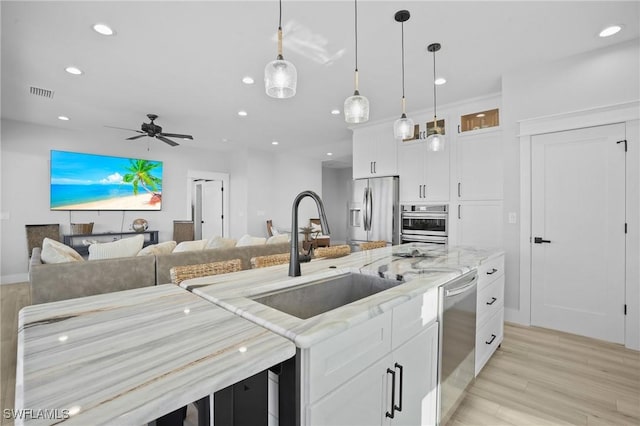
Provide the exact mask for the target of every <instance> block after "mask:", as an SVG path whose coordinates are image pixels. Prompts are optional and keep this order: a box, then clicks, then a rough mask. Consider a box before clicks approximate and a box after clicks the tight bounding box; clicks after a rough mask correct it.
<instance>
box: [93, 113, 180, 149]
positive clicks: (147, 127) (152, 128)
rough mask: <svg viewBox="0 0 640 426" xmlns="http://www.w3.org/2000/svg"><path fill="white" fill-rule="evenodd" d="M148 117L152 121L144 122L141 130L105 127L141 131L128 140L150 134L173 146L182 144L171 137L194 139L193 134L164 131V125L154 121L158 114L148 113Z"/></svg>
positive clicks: (149, 135)
mask: <svg viewBox="0 0 640 426" xmlns="http://www.w3.org/2000/svg"><path fill="white" fill-rule="evenodd" d="M147 117H148V118H149V120H151V122H150V123H142V126H140V130H135V129H125V128H122V127H114V126H105V127H110V128H112V129H121V130H131V131H133V132H138V133H141V134H140V135H137V136H131V137H130V138H126V140H128V141H132V140H135V139H139V138H143V137H145V136H148V137H150V138H156V139H160V140H161V141H162V142H164V143H166V144H169V145H171V146H178V145H180V144H179V143H177V142H174V141H172V140H171V139H169V138H180V139H191V140H193V136H191V135H181V134H178V133H163V132H162V127H160V126H158V125H156V124H155V123H154V122H153V121H154V120H155V119H156V118H158V116H157V115H156V114H147Z"/></svg>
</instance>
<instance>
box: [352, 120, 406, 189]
mask: <svg viewBox="0 0 640 426" xmlns="http://www.w3.org/2000/svg"><path fill="white" fill-rule="evenodd" d="M396 159H397V153H396V140H395V139H394V137H393V127H392V126H391V127H390V126H387V125H376V126H369V127H365V128H361V129H356V130H354V132H353V178H354V179H360V178H368V177H380V176H394V175H396V174H397V173H398V166H397V161H396Z"/></svg>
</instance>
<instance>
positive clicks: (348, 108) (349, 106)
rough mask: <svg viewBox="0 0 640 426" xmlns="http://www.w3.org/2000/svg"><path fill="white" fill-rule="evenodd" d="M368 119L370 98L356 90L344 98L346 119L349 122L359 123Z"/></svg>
mask: <svg viewBox="0 0 640 426" xmlns="http://www.w3.org/2000/svg"><path fill="white" fill-rule="evenodd" d="M368 120H369V100H368V99H367V98H366V97H364V96H362V95H360V94H359V93H358V91H357V90H356V91H355V92H354V94H353V96H349V97H348V98H347V99H345V100H344V121H346V122H347V123H349V124H357V123H364V122H366V121H368Z"/></svg>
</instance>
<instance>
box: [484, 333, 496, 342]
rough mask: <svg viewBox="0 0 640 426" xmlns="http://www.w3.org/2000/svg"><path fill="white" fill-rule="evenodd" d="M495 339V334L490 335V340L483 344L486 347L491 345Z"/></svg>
mask: <svg viewBox="0 0 640 426" xmlns="http://www.w3.org/2000/svg"><path fill="white" fill-rule="evenodd" d="M496 337H497V336H496V335H495V334H492V335H491V340H489V341H488V342H485V343H486V344H487V345H490V344H492V343H493V341H494V340H496Z"/></svg>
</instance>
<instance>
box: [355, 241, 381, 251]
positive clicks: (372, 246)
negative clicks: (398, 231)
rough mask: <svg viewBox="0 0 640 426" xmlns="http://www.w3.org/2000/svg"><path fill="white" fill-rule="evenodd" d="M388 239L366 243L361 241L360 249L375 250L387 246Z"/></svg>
mask: <svg viewBox="0 0 640 426" xmlns="http://www.w3.org/2000/svg"><path fill="white" fill-rule="evenodd" d="M386 246H387V242H386V241H368V242H366V243H360V250H363V251H364V250H373V249H377V248H381V247H386Z"/></svg>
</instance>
